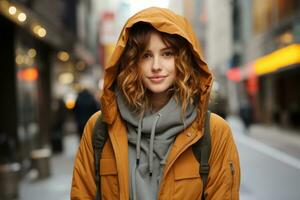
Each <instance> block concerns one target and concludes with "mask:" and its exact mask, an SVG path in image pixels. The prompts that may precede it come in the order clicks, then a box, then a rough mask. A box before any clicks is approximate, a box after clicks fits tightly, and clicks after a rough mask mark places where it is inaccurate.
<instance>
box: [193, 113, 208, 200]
mask: <svg viewBox="0 0 300 200" xmlns="http://www.w3.org/2000/svg"><path fill="white" fill-rule="evenodd" d="M210 114H211V113H210V111H207V113H206V116H205V124H204V135H203V137H202V138H201V139H200V140H198V141H197V142H196V143H195V144H194V145H193V146H192V149H193V153H194V156H195V157H196V159H197V160H198V162H199V164H200V167H199V174H200V176H201V178H202V182H203V190H202V191H203V192H202V198H201V199H202V200H205V194H204V190H205V186H206V182H207V177H208V173H209V169H210V166H209V164H208V160H209V156H210V152H211V138H210V137H211V135H210V125H209V124H210Z"/></svg>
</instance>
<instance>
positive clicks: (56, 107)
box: [50, 97, 67, 153]
mask: <svg viewBox="0 0 300 200" xmlns="http://www.w3.org/2000/svg"><path fill="white" fill-rule="evenodd" d="M66 112H67V108H66V106H65V102H64V100H63V99H62V98H61V97H57V98H55V99H54V100H53V102H52V113H53V116H52V131H51V132H52V133H51V138H50V139H51V147H52V152H53V153H61V152H63V137H64V132H63V129H64V124H65V121H66Z"/></svg>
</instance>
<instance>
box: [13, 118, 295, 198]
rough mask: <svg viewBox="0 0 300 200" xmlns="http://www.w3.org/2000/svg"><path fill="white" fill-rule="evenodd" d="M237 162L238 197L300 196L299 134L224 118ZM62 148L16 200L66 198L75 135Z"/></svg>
mask: <svg viewBox="0 0 300 200" xmlns="http://www.w3.org/2000/svg"><path fill="white" fill-rule="evenodd" d="M227 121H228V122H229V124H230V126H231V128H232V131H233V135H234V138H235V140H236V143H237V146H238V150H239V155H240V162H241V173H242V174H241V175H242V177H241V190H240V199H241V200H282V199H285V200H299V199H300V190H299V189H300V187H299V185H300V133H297V132H295V131H290V130H285V129H282V128H280V127H276V126H259V125H254V126H251V127H250V129H249V130H245V128H244V126H243V124H242V122H241V121H240V119H239V118H237V117H228V118H227ZM64 146H65V151H64V152H63V153H62V154H58V155H53V156H52V158H51V173H52V174H51V176H50V177H49V178H47V179H44V180H38V181H36V180H33V179H32V177H33V176H34V174H32V173H29V174H28V175H27V176H25V177H24V179H23V180H22V181H21V184H20V192H19V193H20V194H19V196H20V198H19V199H20V200H40V199H42V200H54V199H55V200H68V199H69V194H70V187H71V178H72V166H73V161H74V156H75V153H76V150H77V147H78V138H77V135H76V134H70V135H67V136H66V137H65V138H64Z"/></svg>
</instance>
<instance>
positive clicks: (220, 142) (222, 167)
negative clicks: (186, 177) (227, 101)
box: [205, 114, 240, 200]
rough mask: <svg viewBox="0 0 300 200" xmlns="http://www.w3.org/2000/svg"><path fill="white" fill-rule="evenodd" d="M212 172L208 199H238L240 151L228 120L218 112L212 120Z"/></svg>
mask: <svg viewBox="0 0 300 200" xmlns="http://www.w3.org/2000/svg"><path fill="white" fill-rule="evenodd" d="M210 125H211V127H210V130H211V146H212V149H211V155H210V158H209V164H210V172H209V175H208V180H207V185H206V189H205V195H206V199H208V200H211V199H212V200H219V199H224V200H238V199H239V189H240V162H239V156H238V151H237V148H236V145H235V142H234V139H233V136H232V133H231V129H230V127H229V125H228V124H227V122H226V121H225V120H223V119H222V118H221V117H219V116H217V115H216V114H212V116H211V121H210Z"/></svg>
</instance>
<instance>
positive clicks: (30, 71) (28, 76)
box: [18, 67, 39, 81]
mask: <svg viewBox="0 0 300 200" xmlns="http://www.w3.org/2000/svg"><path fill="white" fill-rule="evenodd" d="M38 76H39V73H38V70H37V69H36V68H33V67H30V68H26V69H22V70H20V71H19V72H18V78H19V79H20V80H24V81H36V80H37V79H38Z"/></svg>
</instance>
